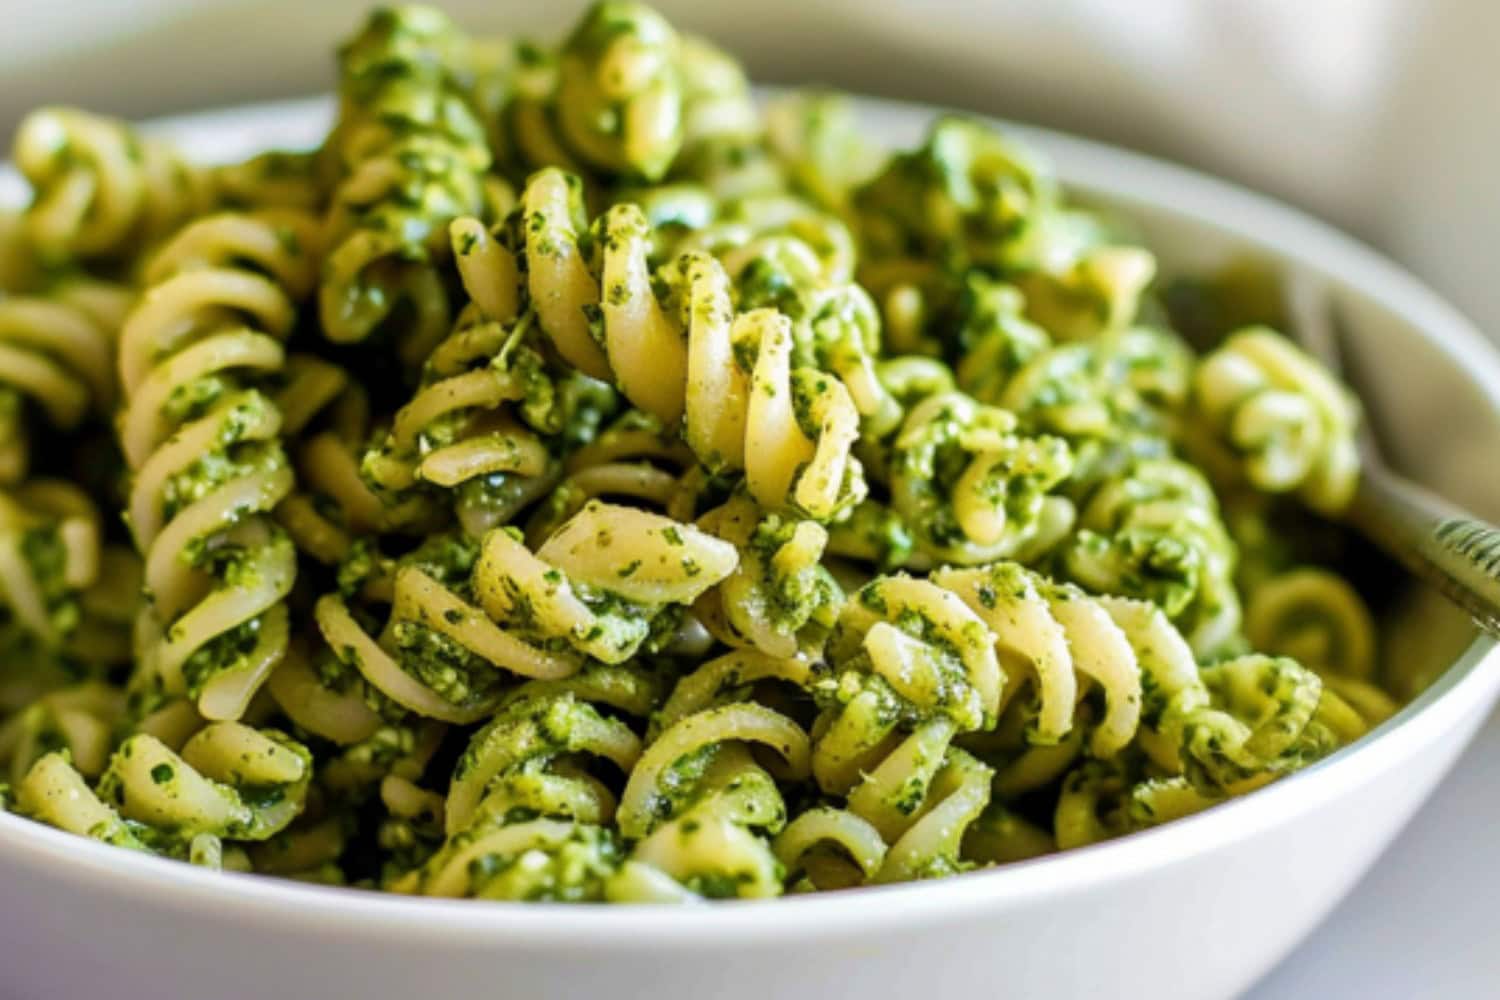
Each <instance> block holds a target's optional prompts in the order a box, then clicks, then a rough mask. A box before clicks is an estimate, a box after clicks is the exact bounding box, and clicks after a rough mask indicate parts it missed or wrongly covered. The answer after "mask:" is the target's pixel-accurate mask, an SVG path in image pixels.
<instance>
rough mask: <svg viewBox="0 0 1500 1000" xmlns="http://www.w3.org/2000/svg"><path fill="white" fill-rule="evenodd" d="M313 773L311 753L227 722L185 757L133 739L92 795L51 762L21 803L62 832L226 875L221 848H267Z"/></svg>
mask: <svg viewBox="0 0 1500 1000" xmlns="http://www.w3.org/2000/svg"><path fill="white" fill-rule="evenodd" d="M311 773H312V762H311V758H310V756H309V754H308V752H307V750H306V749H305V748H304V747H302V746H301V745H300V744H298V743H296V742H295V741H293V740H291V739H290V738H288V737H286V736H284V735H282V734H281V733H278V732H275V731H271V730H265V731H262V730H256V729H252V728H250V727H249V726H244V725H241V724H239V723H236V722H220V723H214V724H213V725H210V726H207V727H205V728H204V729H202V730H200V731H199V732H198V733H197V734H196V735H194V736H193V737H192V738H191V739H190V740H188V741H187V744H186V745H185V746H183V748H182V750H181V752H180V753H176V752H173V751H172V750H171V749H169V748H168V747H167V746H166V745H164V744H163V743H162V742H161V741H160V740H158V739H156V738H155V737H152V736H148V735H145V734H141V735H137V736H133V737H131V738H130V739H128V740H126V741H125V742H124V743H123V744H121V746H120V748H119V749H118V750H117V751H115V753H114V756H113V757H111V758H110V761H109V764H108V766H107V767H106V768H105V769H104V773H103V774H102V775H101V776H100V778H99V780H98V782H97V783H96V785H95V787H94V788H93V789H90V788H89V786H88V785H87V784H86V783H85V782H84V780H83V777H82V776H81V775H80V774H79V772H78V771H77V770H75V769H74V767H73V766H72V765H71V764H70V763H69V762H68V760H67V758H65V757H64V756H62V755H61V754H55V753H54V754H48V755H47V756H45V757H43V758H41V760H39V761H38V762H37V763H36V765H34V766H33V767H32V768H31V770H30V771H29V772H28V773H27V775H26V778H25V779H24V780H23V781H22V782H21V783H20V784H19V785H18V786H17V789H16V795H17V803H18V804H19V806H20V807H21V809H23V810H24V811H26V812H28V813H30V814H32V815H34V816H37V817H38V818H41V819H44V820H46V821H47V822H50V823H52V824H53V825H55V826H58V827H61V828H62V829H65V830H70V831H72V832H74V833H78V834H82V835H84V836H88V837H93V838H95V839H98V840H103V841H105V842H106V843H112V844H116V845H118V846H122V847H132V848H135V849H138V850H151V851H157V852H160V853H164V854H169V855H172V856H182V857H185V858H187V859H190V860H192V861H193V862H194V863H195V864H203V865H207V866H209V867H220V866H222V865H223V864H224V863H225V858H224V845H223V842H224V841H226V840H229V841H252V840H264V839H266V838H267V837H270V836H271V835H273V834H275V833H277V832H279V831H280V830H282V829H283V828H284V827H285V826H286V825H287V824H288V823H290V822H291V820H292V819H293V817H295V816H296V814H297V812H298V810H299V809H300V808H301V805H302V797H303V795H304V794H305V792H306V788H307V782H308V780H309V778H310V777H311Z"/></svg>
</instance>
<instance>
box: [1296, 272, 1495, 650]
mask: <svg viewBox="0 0 1500 1000" xmlns="http://www.w3.org/2000/svg"><path fill="white" fill-rule="evenodd" d="M1287 310H1288V314H1289V315H1288V318H1289V319H1290V320H1291V326H1292V328H1293V331H1294V336H1296V338H1297V339H1298V340H1299V341H1300V342H1301V343H1302V346H1303V347H1304V348H1306V349H1307V351H1308V352H1309V353H1310V354H1312V355H1313V356H1314V357H1316V358H1317V359H1318V360H1320V361H1322V362H1323V364H1324V365H1325V366H1327V368H1328V370H1329V371H1331V372H1332V373H1333V374H1335V375H1338V376H1340V377H1342V376H1343V363H1342V357H1341V353H1342V352H1341V349H1340V338H1339V333H1340V330H1341V327H1340V317H1339V314H1338V310H1337V307H1336V305H1335V304H1334V301H1333V298H1332V296H1330V295H1329V293H1328V291H1327V289H1326V287H1325V286H1324V285H1323V283H1322V282H1321V281H1320V280H1318V279H1316V278H1314V277H1312V276H1311V275H1306V274H1298V275H1294V276H1292V277H1291V278H1290V279H1289V280H1288V282H1287ZM1358 448H1359V457H1360V475H1359V489H1358V491H1357V492H1356V493H1355V496H1354V500H1353V502H1352V503H1351V504H1350V506H1349V509H1348V511H1346V512H1345V514H1344V519H1345V520H1346V521H1348V522H1349V523H1350V524H1352V525H1353V526H1354V527H1355V528H1356V529H1358V530H1359V531H1360V533H1362V534H1363V535H1365V536H1366V537H1367V538H1369V539H1370V540H1371V541H1373V542H1374V543H1375V544H1376V545H1378V546H1380V548H1382V549H1384V550H1385V551H1386V553H1387V554H1389V555H1391V556H1392V557H1394V558H1395V559H1396V560H1397V561H1398V562H1400V563H1401V564H1402V565H1404V566H1405V567H1406V568H1407V569H1408V570H1410V571H1411V572H1412V573H1414V574H1415V575H1417V576H1418V577H1420V578H1422V579H1423V580H1426V581H1427V582H1428V583H1431V584H1432V585H1433V586H1434V587H1436V588H1437V589H1438V590H1439V591H1440V592H1441V593H1442V594H1443V595H1444V596H1445V597H1447V598H1448V599H1449V600H1450V601H1452V602H1453V603H1454V604H1457V605H1458V606H1459V607H1460V608H1462V609H1463V610H1464V611H1466V612H1468V614H1469V616H1470V617H1472V618H1473V619H1474V623H1475V624H1476V625H1478V626H1479V627H1480V628H1481V629H1483V630H1484V631H1485V632H1487V633H1488V634H1490V635H1491V636H1494V637H1495V638H1500V529H1497V528H1496V527H1495V526H1494V525H1492V524H1490V523H1489V522H1487V521H1485V520H1484V519H1483V518H1480V517H1476V516H1475V515H1473V514H1471V513H1469V512H1468V511H1466V510H1464V509H1463V508H1462V507H1459V506H1458V505H1457V504H1454V503H1452V502H1451V501H1448V500H1445V499H1444V498H1442V497H1440V496H1438V495H1437V494H1435V493H1433V492H1432V491H1430V490H1428V489H1426V488H1424V487H1422V486H1419V485H1418V484H1416V483H1414V482H1412V481H1411V480H1409V479H1407V478H1405V477H1404V476H1402V475H1400V474H1399V473H1396V472H1393V471H1392V470H1391V468H1390V466H1389V465H1387V464H1386V463H1385V460H1384V459H1383V458H1382V457H1381V454H1380V449H1379V447H1378V446H1377V444H1376V441H1375V433H1374V430H1373V429H1372V428H1371V426H1370V420H1369V417H1368V415H1366V417H1365V418H1364V419H1363V420H1361V421H1360V429H1359V437H1358Z"/></svg>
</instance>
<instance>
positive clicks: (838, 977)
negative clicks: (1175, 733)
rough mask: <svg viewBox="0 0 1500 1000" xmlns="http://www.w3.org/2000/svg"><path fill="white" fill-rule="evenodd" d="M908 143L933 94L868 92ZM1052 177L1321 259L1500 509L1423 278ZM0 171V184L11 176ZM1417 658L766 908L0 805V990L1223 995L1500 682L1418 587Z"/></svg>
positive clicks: (1308, 912)
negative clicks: (1228, 740)
mask: <svg viewBox="0 0 1500 1000" xmlns="http://www.w3.org/2000/svg"><path fill="white" fill-rule="evenodd" d="M862 107H863V111H864V113H865V114H866V116H867V120H868V122H869V124H870V126H871V128H872V129H873V131H874V132H875V133H876V134H877V135H879V136H880V137H881V138H883V139H886V140H889V141H891V142H893V143H900V142H908V141H910V140H912V139H913V138H915V137H916V136H917V135H918V134H919V133H920V132H921V131H922V129H923V128H924V127H925V125H926V123H927V121H928V120H929V118H930V116H931V114H932V111H931V109H927V108H920V107H914V106H907V105H900V104H893V103H881V102H875V101H867V102H864V103H863V106H862ZM327 115H328V104H327V103H326V102H324V101H314V102H296V103H290V104H281V105H273V106H260V107H255V108H248V109H243V110H235V111H229V112H222V113H214V114H209V115H197V116H193V117H190V118H182V119H175V120H173V121H170V122H165V123H163V124H162V125H161V126H160V127H161V128H162V129H163V130H164V131H166V132H168V133H170V134H172V135H173V136H174V137H176V138H178V139H179V141H181V142H182V143H183V144H184V145H185V146H186V148H188V149H189V151H190V152H192V153H194V154H196V155H201V156H203V157H212V158H229V157H234V156H238V155H241V154H244V153H247V152H250V151H252V150H253V149H255V148H259V147H262V146H265V145H268V144H308V143H311V142H315V141H316V140H317V137H318V136H319V135H320V134H321V129H322V128H323V126H324V124H325V123H326V120H327ZM1017 131H1019V132H1020V133H1021V134H1023V135H1024V137H1025V138H1026V139H1027V140H1028V141H1030V142H1033V143H1035V144H1036V145H1037V146H1039V147H1041V148H1042V149H1044V150H1045V151H1046V152H1047V153H1048V154H1050V155H1051V156H1052V158H1053V159H1054V161H1055V163H1056V164H1057V167H1058V169H1059V172H1060V174H1061V175H1062V177H1063V178H1064V179H1065V180H1066V181H1068V182H1070V183H1071V184H1073V185H1074V186H1075V187H1077V188H1079V189H1081V190H1086V191H1087V192H1088V193H1089V194H1090V196H1091V197H1093V198H1097V199H1100V200H1103V201H1106V202H1110V203H1114V204H1116V205H1118V206H1120V207H1121V208H1123V209H1126V210H1127V211H1128V212H1129V213H1130V215H1132V216H1133V217H1134V218H1135V219H1136V220H1138V221H1139V222H1140V223H1141V224H1142V225H1143V227H1144V229H1145V231H1146V234H1147V238H1148V241H1149V243H1150V245H1151V246H1152V247H1153V248H1154V249H1156V250H1158V251H1159V254H1160V256H1161V257H1162V259H1163V261H1164V263H1165V265H1166V267H1167V268H1168V270H1171V269H1173V268H1181V267H1184V266H1192V267H1201V266H1205V265H1211V264H1212V263H1214V262H1215V261H1216V260H1220V259H1222V258H1224V257H1225V256H1227V255H1228V254H1229V253H1231V252H1232V251H1234V250H1236V249H1240V250H1243V249H1254V250H1256V251H1258V252H1260V253H1263V254H1268V255H1270V256H1272V257H1274V258H1279V259H1281V260H1283V261H1285V262H1286V263H1288V264H1290V265H1294V266H1296V267H1299V268H1306V269H1308V270H1310V271H1313V272H1316V273H1320V274H1322V275H1324V276H1325V277H1326V278H1327V279H1328V281H1329V282H1330V284H1331V286H1332V287H1333V288H1335V289H1336V290H1337V292H1338V294H1339V297H1340V300H1341V302H1342V304H1343V306H1344V307H1345V311H1346V313H1347V315H1348V317H1349V318H1350V320H1351V325H1352V327H1353V331H1354V333H1355V334H1357V337H1356V345H1355V346H1356V347H1357V348H1358V349H1357V351H1356V352H1355V358H1354V360H1355V361H1356V362H1363V363H1362V364H1359V365H1358V366H1357V370H1358V374H1359V376H1360V379H1359V381H1360V383H1361V388H1362V390H1363V392H1364V394H1365V399H1366V402H1367V404H1368V406H1369V408H1370V409H1371V410H1372V412H1373V413H1374V414H1375V416H1376V417H1377V424H1378V426H1379V428H1380V430H1381V433H1382V436H1383V437H1384V439H1385V441H1386V443H1387V446H1388V450H1389V451H1390V453H1391V456H1392V458H1393V459H1395V460H1396V462H1397V464H1398V465H1400V466H1402V467H1403V468H1404V469H1405V470H1406V471H1408V472H1409V473H1411V474H1413V475H1415V476H1417V477H1418V478H1420V479H1422V480H1423V481H1426V482H1428V483H1430V484H1432V485H1434V486H1436V487H1438V488H1439V489H1441V490H1443V491H1445V492H1447V493H1449V494H1450V495H1451V496H1453V497H1454V498H1455V499H1458V500H1460V501H1462V502H1464V503H1466V504H1468V505H1470V506H1472V507H1474V508H1475V509H1476V510H1478V511H1480V512H1481V513H1487V514H1489V515H1491V516H1494V515H1495V514H1497V513H1500V477H1495V476H1494V475H1492V474H1491V475H1487V476H1485V477H1481V476H1480V475H1478V474H1476V473H1477V472H1478V471H1479V470H1488V469H1490V468H1492V465H1491V462H1492V458H1491V456H1494V455H1496V454H1500V358H1497V356H1496V354H1495V352H1494V350H1493V348H1491V347H1490V346H1489V345H1488V344H1487V343H1485V342H1484V340H1483V339H1482V338H1481V337H1480V336H1479V335H1478V334H1477V333H1476V332H1475V331H1474V330H1473V329H1472V328H1471V327H1470V326H1469V324H1468V323H1467V322H1466V321H1465V320H1464V319H1463V318H1462V317H1461V316H1459V315H1458V314H1457V313H1456V312H1454V311H1453V310H1452V309H1451V308H1449V307H1448V306H1446V305H1444V304H1443V303H1442V302H1441V301H1439V300H1438V299H1437V298H1436V297H1435V296H1434V295H1433V294H1432V293H1431V292H1429V291H1428V290H1427V289H1425V288H1424V287H1423V286H1422V285H1421V284H1419V283H1418V282H1417V281H1415V280H1414V279H1413V278H1411V277H1410V276H1409V275H1407V274H1405V273H1404V272H1403V271H1401V270H1400V269H1398V268H1397V267H1396V266H1394V265H1393V264H1391V263H1390V262H1389V261H1387V260H1385V259H1384V258H1382V257H1380V256H1378V255H1377V254H1375V253H1373V252H1371V251H1370V250H1368V249H1366V248H1365V247H1363V246H1361V245H1360V244H1358V243H1356V242H1355V241H1353V240H1351V239H1349V238H1348V237H1345V236H1342V235H1340V234H1339V233H1337V232H1334V231H1332V230H1330V229H1328V228H1327V227H1325V226H1323V225H1320V224H1319V223H1317V222H1314V221H1313V220H1311V219H1309V218H1307V217H1306V216H1303V215H1300V214H1298V213H1296V212H1294V211H1291V210H1289V209H1287V208H1284V207H1282V206H1279V205H1277V204H1273V203H1271V202H1269V201H1267V200H1265V199H1263V198H1259V197H1256V196H1254V195H1251V194H1249V193H1247V192H1245V191H1243V190H1240V189H1237V188H1235V187H1232V186H1230V185H1227V184H1224V183H1221V182H1218V181H1214V180H1210V179H1208V178H1206V177H1203V176H1200V175H1198V174H1194V173H1191V172H1189V171H1186V170H1182V169H1180V168H1177V167H1172V166H1168V165H1166V164H1163V163H1159V162H1156V161H1154V160H1150V159H1147V158H1144V157H1141V156H1137V155H1133V154H1130V153H1125V152H1121V151H1119V150H1115V149H1111V148H1107V147H1105V146H1100V145H1097V144H1094V143H1090V142H1085V141H1081V140H1078V139H1074V138H1068V137H1065V136H1060V135H1056V134H1053V133H1048V132H1043V131H1037V130H1033V129H1017ZM17 190H18V189H17V187H16V181H15V178H14V176H11V177H9V178H0V198H3V197H6V196H7V195H10V196H14V195H15V194H16V192H17ZM1383 625H1385V626H1387V628H1388V631H1390V632H1391V633H1392V634H1391V636H1390V638H1389V640H1388V642H1389V643H1390V644H1391V645H1392V646H1393V648H1395V649H1396V650H1397V651H1398V652H1397V655H1400V656H1404V657H1405V656H1415V657H1425V658H1426V662H1429V663H1431V664H1434V665H1436V666H1441V665H1442V664H1444V663H1450V664H1451V665H1450V666H1448V667H1447V669H1446V671H1445V672H1444V673H1443V674H1442V676H1441V677H1440V679H1439V680H1438V681H1437V682H1436V683H1435V684H1433V685H1432V686H1431V687H1430V688H1429V689H1428V690H1427V691H1426V692H1425V693H1423V694H1422V695H1421V696H1420V697H1418V698H1417V699H1416V700H1415V702H1413V703H1412V704H1411V705H1410V706H1408V707H1407V708H1406V709H1405V710H1404V711H1402V712H1401V713H1400V714H1399V715H1398V716H1397V717H1396V718H1394V719H1392V720H1391V721H1390V722H1388V723H1387V724H1385V725H1384V726H1382V727H1381V729H1380V731H1379V732H1378V733H1376V734H1374V735H1372V736H1371V737H1370V738H1367V739H1365V740H1363V741H1361V742H1360V743H1359V744H1358V745H1357V746H1355V747H1353V748H1351V749H1348V750H1345V751H1344V752H1342V753H1339V754H1337V755H1335V756H1334V757H1332V758H1330V759H1328V760H1326V761H1323V762H1321V763H1319V764H1317V765H1316V766H1314V767H1311V768H1309V769H1307V770H1306V771H1303V772H1301V773H1299V774H1297V775H1295V776H1293V777H1291V778H1289V779H1287V780H1284V781H1281V782H1279V783H1277V784H1275V785H1273V786H1271V787H1269V788H1266V789H1264V790H1262V791H1258V792H1256V793H1254V794H1252V795H1250V796H1248V797H1246V798H1244V799H1239V800H1236V801H1233V802H1230V803H1228V804H1225V805H1223V806H1220V807H1218V808H1215V809H1213V810H1210V811H1208V812H1206V813H1203V814H1201V815H1198V816H1195V817H1192V818H1189V819H1186V820H1182V821H1180V822H1177V823H1173V824H1170V825H1167V826H1164V827H1161V828H1159V829H1155V830H1152V831H1150V832H1147V833H1142V834H1138V835H1135V836H1131V837H1127V838H1124V839H1122V840H1119V841H1115V842H1112V843H1108V844H1104V845H1100V846H1097V847H1090V848H1085V849H1082V850H1078V851H1073V852H1070V853H1067V854H1064V855H1060V856H1055V857H1050V858H1045V859H1041V860H1036V861H1031V862H1026V863H1022V864H1016V865H1011V866H1008V867H1005V868H1003V869H999V870H992V871H987V872H981V873H975V874H970V875H965V876H961V877H958V878H952V879H945V880H940V881H935V882H927V883H921V884H912V885H901V886H892V887H885V888H873V889H861V890H858V891H854V892H845V893H833V894H829V895H825V896H815V897H796V898H789V899H783V900H779V901H775V902H770V903H721V904H716V905H713V906H707V907H682V908H678V907H652V906H611V907H605V906H581V907H568V906H557V905H551V906H549V905H537V904H504V903H474V902H460V901H437V900H416V899H406V898H400V897H394V896H387V895H381V894H376V893H368V892H357V891H350V890H341V889H329V888H319V887H312V886H305V885H299V884H294V883H290V882H283V881H276V880H272V879H266V878H258V877H253V876H243V875H223V874H215V873H212V872H207V871H203V870H201V869H196V868H192V867H190V866H188V865H184V864H178V863H174V862H168V861H162V860H158V859H155V858H151V857H147V856H143V855H139V854H133V853H130V852H126V851H121V850H116V849H113V848H109V847H105V846H103V845H101V844H97V843H93V842H91V841H88V840H84V839H81V838H77V837H72V836H69V835H67V834H64V833H60V832H58V831H56V830H52V829H49V828H46V827H43V826H40V825H38V824H34V823H31V822H29V821H26V820H23V819H20V818H17V817H15V816H11V815H0V993H5V994H6V995H12V994H13V995H16V996H24V997H39V998H40V997H68V998H76V997H82V996H86V995H90V994H93V993H96V992H99V991H101V990H102V989H103V988H107V989H108V991H109V995H111V996H113V997H117V998H121V1000H126V998H135V997H139V998H148V997H150V998H161V997H171V998H176V997H184V998H200V997H203V998H207V997H216V998H217V997H222V998H235V997H247V998H248V997H263V996H266V995H275V996H279V997H288V998H291V997H304V996H308V997H311V996H334V997H355V998H359V1000H411V998H412V997H414V996H433V995H445V996H447V995H452V996H485V997H502V996H504V997H512V996H513V997H528V998H531V997H538V996H545V997H568V998H571V997H577V998H587V1000H597V998H599V997H600V996H608V997H612V998H626V997H652V998H658V1000H659V998H664V997H716V998H728V1000H735V998H745V1000H752V998H753V1000H765V998H767V997H782V996H797V995H809V996H816V995H821V996H859V997H867V998H871V1000H874V998H880V997H897V996H911V995H917V994H919V993H921V994H925V995H927V996H931V997H949V996H951V997H960V996H985V997H992V996H1000V995H1005V996H1017V997H1023V996H1024V997H1031V996H1045V997H1053V998H1062V997H1091V998H1092V997H1112V998H1129V997H1149V998H1152V1000H1168V998H1174V997H1189V998H1198V997H1223V996H1231V995H1234V994H1236V993H1238V992H1240V991H1241V990H1243V989H1244V988H1245V987H1246V986H1248V985H1249V984H1250V983H1251V982H1252V981H1253V980H1254V979H1255V978H1256V977H1257V976H1258V975H1260V974H1261V973H1262V972H1264V971H1265V970H1266V969H1267V968H1269V967H1270V965H1271V964H1272V963H1273V962H1275V961H1276V960H1277V959H1278V958H1280V957H1281V956H1282V955H1283V954H1284V953H1286V952H1287V951H1288V950H1289V949H1290V948H1291V947H1292V945H1293V944H1295V943H1296V942H1297V941H1298V940H1299V939H1300V938H1301V937H1302V936H1303V935H1304V934H1305V933H1306V932H1307V931H1308V930H1309V929H1310V928H1311V927H1312V926H1313V925H1314V924H1315V923H1316V922H1317V921H1318V920H1319V919H1320V918H1322V917H1323V916H1324V915H1325V914H1326V913H1327V912H1328V911H1329V909H1330V908H1332V907H1333V905H1334V904H1335V903H1336V902H1337V901H1338V900H1339V899H1340V898H1341V897H1342V896H1343V895H1344V893H1345V892H1346V891H1347V890H1348V889H1349V888H1350V887H1351V885H1353V883H1354V882H1355V880H1356V879H1358V878H1359V876H1360V874H1361V873H1362V872H1363V871H1364V870H1365V869H1366V867H1367V866H1368V865H1369V864H1370V863H1371V862H1372V861H1373V860H1374V858H1375V857H1376V855H1377V854H1378V853H1379V852H1380V850H1381V849H1382V848H1383V847H1385V845H1386V844H1387V843H1388V842H1389V841H1390V840H1391V838H1392V837H1393V836H1394V835H1395V834H1396V832H1397V831H1398V830H1399V829H1400V828H1401V826H1402V825H1403V824H1404V823H1405V822H1406V821H1407V819H1408V818H1409V817H1410V816H1411V815H1412V813H1413V811H1414V810H1415V809H1416V808H1417V807H1418V806H1419V805H1420V804H1421V802H1422V801H1423V800H1424V799H1425V798H1426V797H1427V795H1428V793H1429V792H1431V791H1432V789H1433V787H1434V786H1435V785H1436V784H1437V782H1438V781H1439V779H1440V778H1441V777H1442V776H1443V775H1444V774H1445V773H1446V772H1447V770H1448V768H1449V767H1450V765H1451V764H1452V763H1453V761H1454V759H1455V757H1456V756H1457V755H1458V753H1459V751H1460V750H1461V749H1462V748H1463V747H1464V745H1465V744H1466V743H1467V742H1468V741H1469V739H1470V737H1471V736H1472V735H1473V733H1474V730H1475V728H1476V727H1477V726H1478V725H1479V723H1480V721H1481V720H1482V719H1483V718H1484V716H1485V715H1486V713H1487V711H1488V709H1489V707H1490V705H1491V704H1492V702H1493V701H1494V699H1495V696H1496V691H1497V688H1500V654H1497V653H1496V651H1495V644H1494V643H1493V642H1491V641H1489V640H1487V639H1482V638H1480V639H1476V638H1475V637H1474V632H1473V629H1472V628H1471V627H1470V626H1469V625H1467V623H1466V622H1464V620H1463V619H1462V618H1461V617H1460V616H1458V615H1457V614H1455V613H1452V612H1451V611H1450V610H1448V609H1446V608H1444V607H1442V606H1441V604H1440V603H1439V602H1437V601H1435V600H1433V599H1431V597H1430V595H1425V596H1424V595H1423V594H1422V593H1421V592H1418V593H1416V594H1415V595H1414V600H1413V601H1412V602H1411V607H1410V608H1409V609H1407V610H1406V611H1404V612H1403V613H1402V614H1401V615H1399V616H1396V618H1395V619H1394V620H1392V621H1390V622H1385V623H1383Z"/></svg>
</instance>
